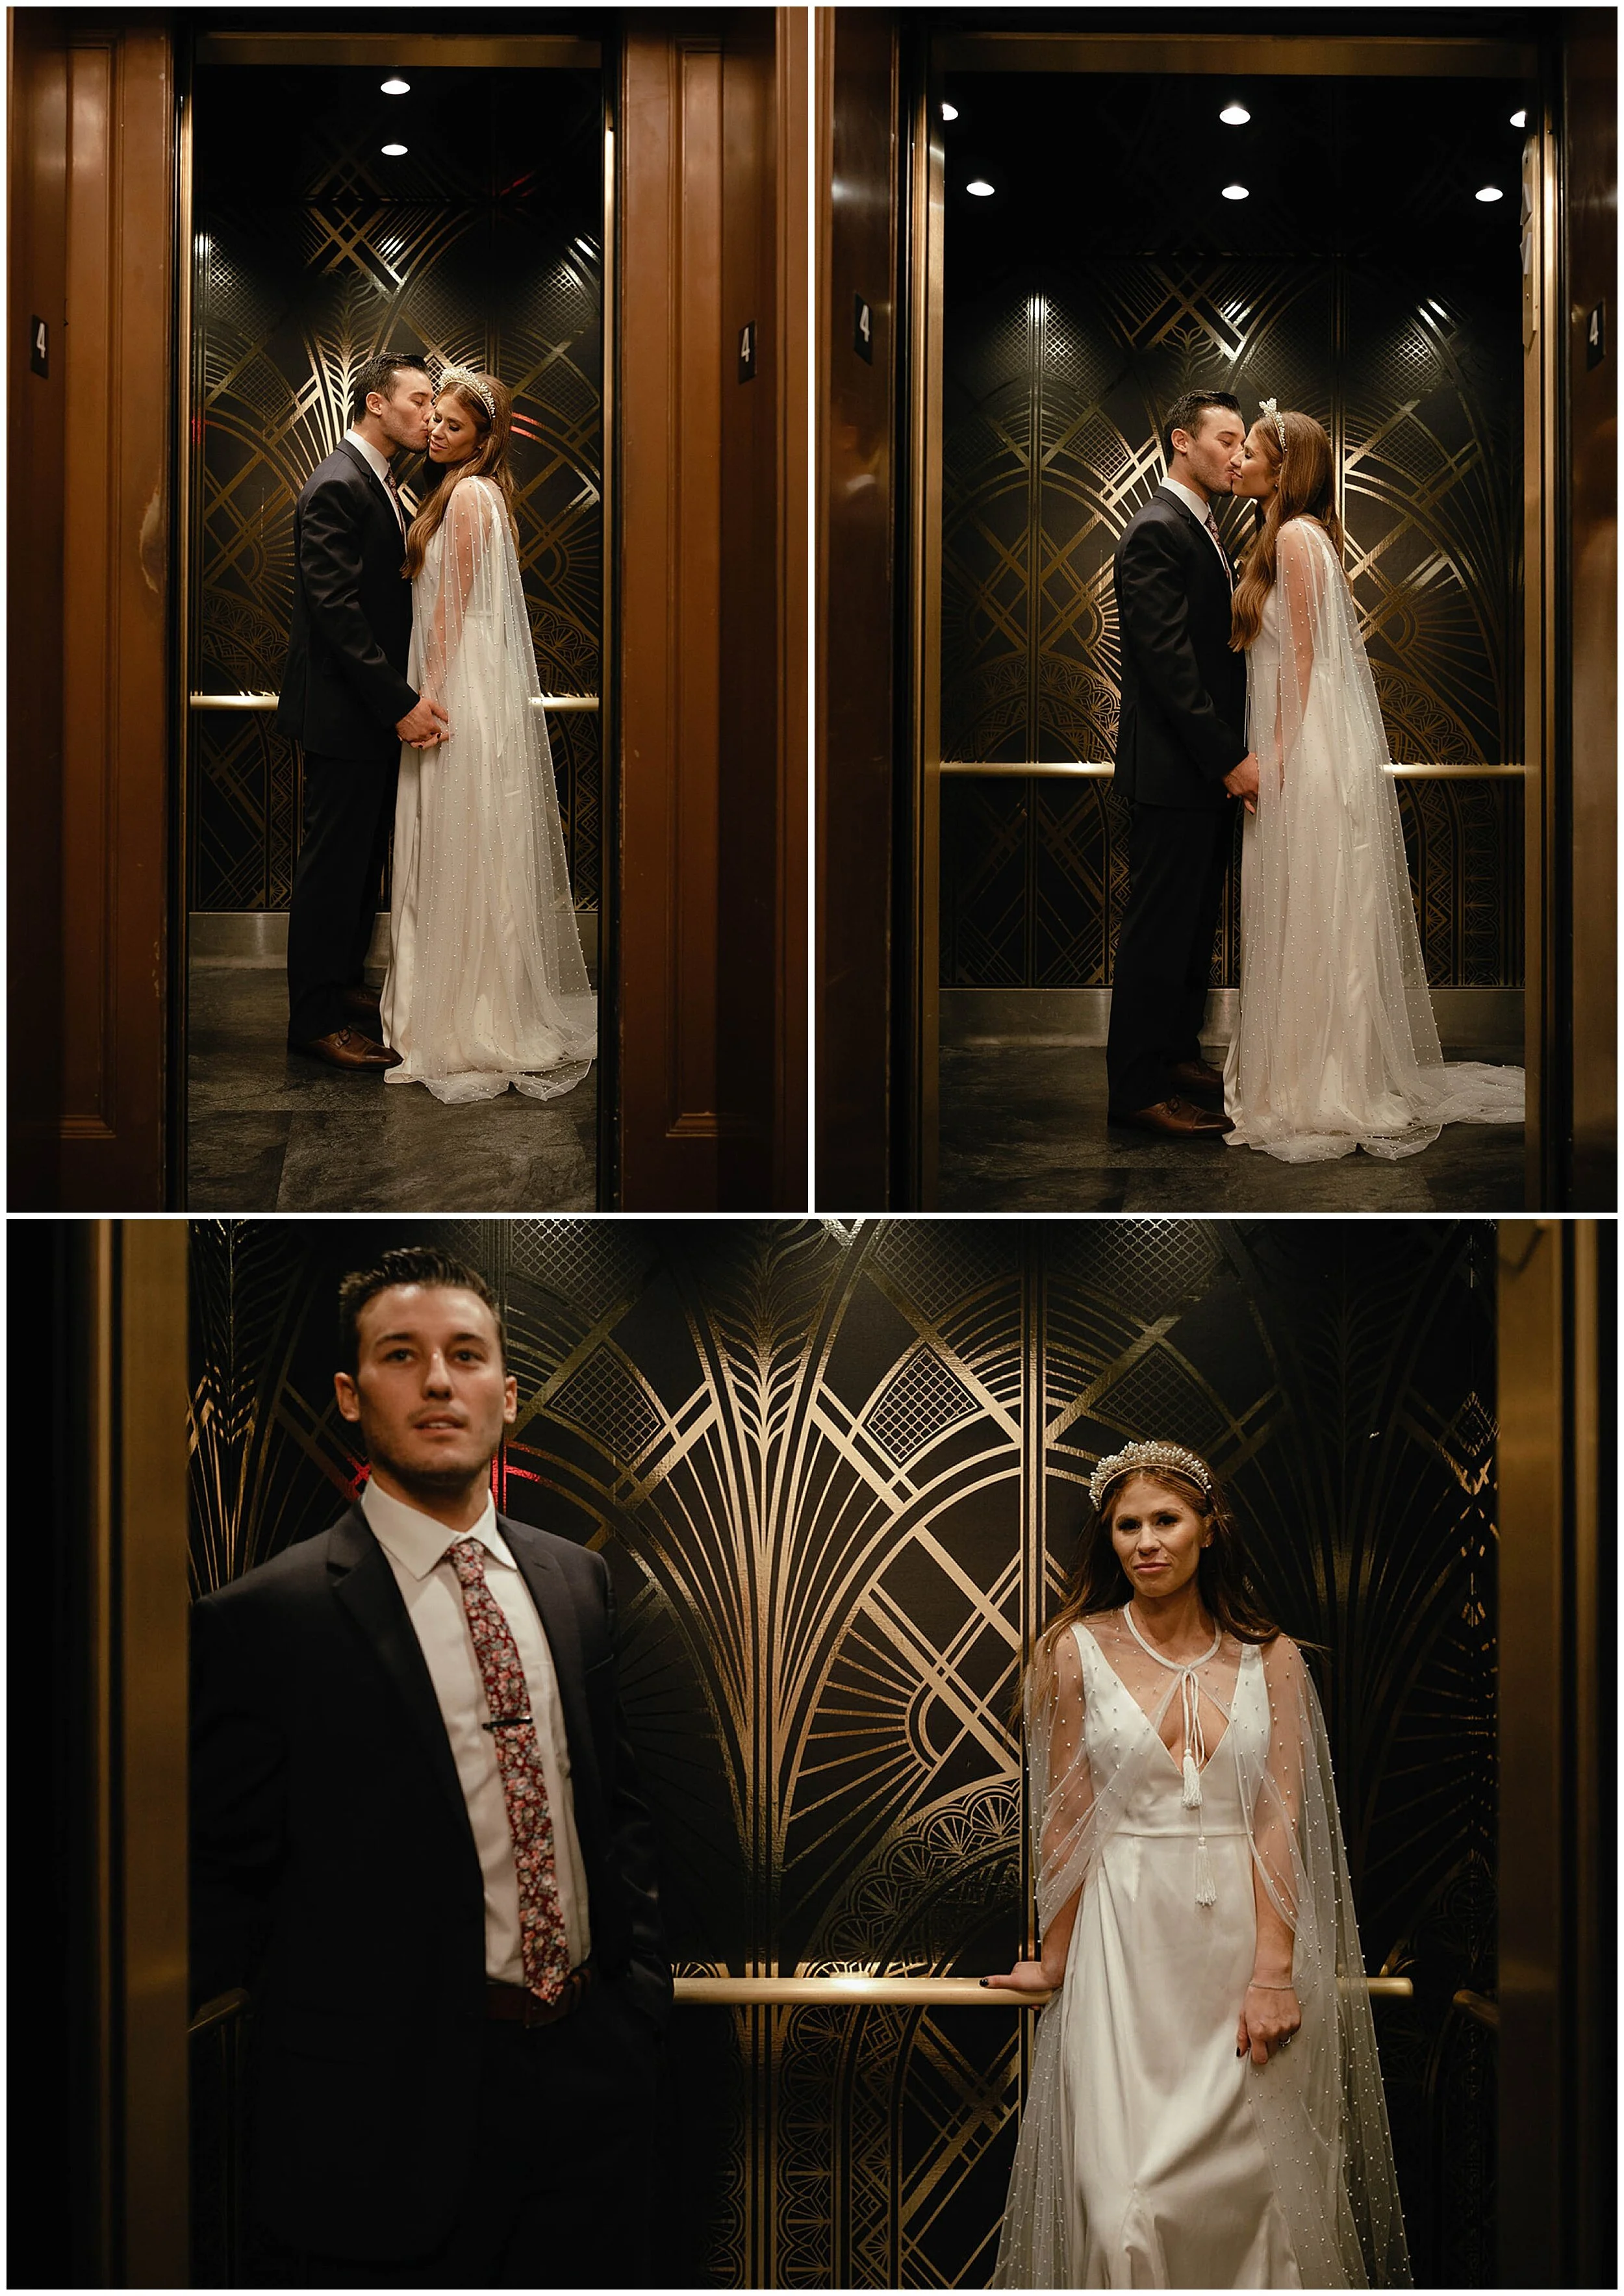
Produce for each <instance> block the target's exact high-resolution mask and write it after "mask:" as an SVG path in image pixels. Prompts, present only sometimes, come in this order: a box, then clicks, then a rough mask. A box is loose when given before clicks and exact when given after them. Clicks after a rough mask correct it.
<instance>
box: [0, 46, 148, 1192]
mask: <svg viewBox="0 0 1624 2296" xmlns="http://www.w3.org/2000/svg"><path fill="white" fill-rule="evenodd" d="M26 14H27V15H28V17H29V19H30V20H31V21H28V22H26V23H25V22H23V21H21V18H20V12H17V11H12V12H11V19H10V21H11V40H12V52H11V60H12V128H13V136H12V147H11V154H10V163H9V165H10V181H11V186H12V289H11V324H12V372H11V385H12V402H11V426H12V469H13V470H14V471H17V470H21V469H23V468H26V469H27V471H28V476H27V480H26V481H25V484H24V486H23V487H22V488H13V490H12V499H11V503H10V512H11V516H12V540H11V548H12V584H11V627H10V632H9V640H10V653H11V661H10V673H9V685H10V693H11V696H12V706H13V716H12V735H13V739H12V743H11V745H10V748H9V753H8V754H9V768H10V775H11V820H12V846H11V854H10V886H11V920H12V931H11V958H12V964H11V1007H12V1014H13V1016H14V1019H15V1021H16V1029H15V1033H14V1035H13V1037H12V1047H11V1057H12V1078H11V1085H12V1194H11V1201H12V1204H13V1206H14V1208H16V1209H18V1210H53V1209H56V1208H61V1209H63V1210H76V1211H86V1210H97V1209H103V1208H106V1207H108V1206H122V1207H126V1208H128V1209H140V1210H158V1209H159V1208H160V1206H161V1205H162V1203H163V1201H164V1095H165V1078H166V1065H167V1047H166V1045H165V1035H164V1030H165V972H166V967H167V962H168V959H167V938H168V852H167V844H168V820H169V799H170V738H169V737H170V721H171V710H170V690H169V660H170V644H171V611H172V594H171V586H170V583H169V579H168V541H169V518H170V502H171V481H172V471H171V451H170V435H171V434H170V412H169V410H170V408H171V406H172V405H173V372H172V371H173V355H174V340H173V316H174V307H173V294H174V266H175V232H174V223H175V181H174V171H175V136H174V120H175V104H174V68H173V55H172V46H171V41H170V37H169V34H168V29H167V25H166V23H165V21H164V20H163V19H162V17H161V16H160V15H159V14H158V13H157V12H145V11H117V12H109V13H108V14H107V15H106V16H100V15H98V14H97V12H95V11H94V10H91V9H86V10H82V11H80V10H73V11H61V12H58V11H50V12H40V13H39V16H38V18H37V20H35V12H32V11H29V12H26ZM34 316H38V317H40V318H43V319H45V321H46V323H47V325H48V327H49V337H48V348H47V372H46V373H45V374H44V375H41V374H39V373H35V372H31V371H30V366H29V352H28V345H29V334H30V322H31V319H32V317H34ZM19 736H23V737H25V738H23V739H22V740H21V741H20V739H19Z"/></svg>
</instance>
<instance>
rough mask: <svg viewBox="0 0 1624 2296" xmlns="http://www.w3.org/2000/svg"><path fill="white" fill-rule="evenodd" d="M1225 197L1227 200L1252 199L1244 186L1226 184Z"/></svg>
mask: <svg viewBox="0 0 1624 2296" xmlns="http://www.w3.org/2000/svg"><path fill="white" fill-rule="evenodd" d="M1224 197H1225V198H1226V200H1249V199H1251V193H1250V192H1249V191H1248V190H1247V188H1246V186H1245V184H1225V186H1224Z"/></svg>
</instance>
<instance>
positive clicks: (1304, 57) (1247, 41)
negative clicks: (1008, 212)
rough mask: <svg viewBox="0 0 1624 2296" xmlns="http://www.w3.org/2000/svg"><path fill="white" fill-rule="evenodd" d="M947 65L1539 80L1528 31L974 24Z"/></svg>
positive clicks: (942, 54)
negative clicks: (1346, 34)
mask: <svg viewBox="0 0 1624 2296" xmlns="http://www.w3.org/2000/svg"><path fill="white" fill-rule="evenodd" d="M934 61H935V63H936V67H937V69H938V70H940V71H945V72H948V71H1044V72H1057V71H1072V72H1203V73H1216V74H1218V75H1220V76H1221V77H1222V78H1226V79H1253V78H1312V79H1371V78H1374V79H1391V78H1399V79H1534V78H1537V77H1538V70H1539V58H1538V52H1537V51H1536V50H1535V49H1534V47H1533V46H1532V45H1530V44H1528V43H1525V42H1523V41H1521V40H1481V39H1471V38H1464V39H1458V40H1450V39H1443V40H1427V39H1413V38H1408V37H1402V36H1400V37H1394V38H1391V39H1382V38H1376V39H1350V40H1327V39H1325V38H1323V37H1320V36H1319V35H1318V34H1317V33H1297V34H1292V33H1285V34H1281V33H1266V34H1263V35H1255V36H1253V37H1242V38H1238V39H1237V38H1234V37H1231V36H1229V35H1227V34H1225V33H1222V32H1202V33H1193V34H1184V35H1177V34H1173V35H1169V34H1165V33H1150V34H1147V35H1144V36H1140V37H1133V36H1128V37H1122V36H1120V35H1117V34H1112V33H1109V32H1095V33H1090V32H1084V33H1061V32H964V33H957V34H955V35H953V36H952V37H948V38H946V39H940V40H938V42H937V43H936V48H935V56H934Z"/></svg>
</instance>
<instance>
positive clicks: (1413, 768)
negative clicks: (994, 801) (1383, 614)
mask: <svg viewBox="0 0 1624 2296" xmlns="http://www.w3.org/2000/svg"><path fill="white" fill-rule="evenodd" d="M1387 770H1388V772H1389V773H1390V774H1391V775H1394V776H1395V777H1396V778H1397V779H1398V780H1400V781H1411V782H1487V781H1512V780H1515V781H1521V779H1522V776H1523V775H1524V773H1525V772H1526V771H1527V768H1526V767H1523V766H1427V765H1391V764H1390V765H1389V767H1388V768H1387ZM938 771H939V772H941V773H944V774H977V775H985V776H986V777H987V778H988V779H989V780H997V781H1025V780H1029V779H1031V778H1034V777H1037V778H1047V777H1049V776H1051V775H1054V776H1061V775H1065V776H1069V777H1070V778H1071V779H1074V780H1084V781H1099V782H1108V781H1110V780H1111V776H1112V775H1113V774H1114V773H1115V771H1116V768H1115V767H1114V766H1109V765H1101V764H1098V763H1097V762H1096V763H1089V764H1080V763H1073V762H1071V761H1070V760H1065V761H1057V762H1055V763H1053V764H1037V763H1025V762H1022V763H1021V764H1019V765H1005V764H997V765H993V764H986V765H982V764H978V763H977V762H976V761H975V760H974V759H973V758H943V759H942V762H941V764H940V766H939V768H938Z"/></svg>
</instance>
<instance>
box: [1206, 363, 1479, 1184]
mask: <svg viewBox="0 0 1624 2296" xmlns="http://www.w3.org/2000/svg"><path fill="white" fill-rule="evenodd" d="M1242 453H1243V461H1242V465H1241V470H1240V473H1239V475H1238V477H1237V478H1236V480H1235V481H1234V493H1235V496H1237V498H1245V497H1248V496H1250V497H1251V500H1252V501H1254V502H1256V503H1257V504H1259V506H1260V507H1261V510H1262V513H1263V514H1262V519H1261V523H1260V524H1259V529H1258V533H1257V536H1256V538H1255V540H1254V541H1253V543H1252V545H1251V550H1250V551H1249V553H1248V554H1247V557H1246V561H1245V563H1244V565H1243V569H1242V573H1241V579H1240V581H1239V583H1238V584H1237V586H1236V588H1235V594H1234V608H1233V613H1234V636H1233V638H1232V641H1231V643H1232V644H1233V645H1234V649H1235V651H1236V652H1245V653H1246V654H1247V657H1248V663H1249V671H1248V680H1247V728H1248V736H1249V739H1250V741H1251V747H1252V750H1254V751H1255V753H1256V755H1257V758H1258V770H1259V788H1258V794H1257V799H1256V810H1255V812H1254V811H1252V810H1251V808H1250V807H1249V809H1248V816H1247V820H1246V824H1245V828H1244V832H1243V848H1242V869H1241V994H1240V1017H1239V1021H1238V1023H1237V1025H1236V1029H1235V1033H1234V1038H1233V1039H1232V1041H1231V1043H1230V1046H1229V1053H1228V1057H1227V1059H1226V1062H1225V1065H1224V1105H1225V1109H1226V1112H1227V1114H1228V1115H1229V1116H1230V1117H1231V1118H1232V1119H1234V1129H1233V1130H1232V1131H1231V1132H1229V1133H1228V1134H1227V1136H1226V1137H1227V1140H1228V1144H1229V1145H1230V1146H1231V1147H1232V1148H1237V1147H1251V1148H1261V1149H1262V1150H1263V1151H1264V1152H1266V1153H1267V1154H1268V1155H1270V1156H1275V1157H1278V1158H1279V1159H1280V1160H1281V1161H1282V1162H1283V1163H1287V1164H1307V1163H1314V1162H1317V1161H1321V1160H1325V1159H1327V1158H1330V1157H1333V1156H1346V1155H1349V1154H1350V1153H1351V1152H1352V1151H1353V1150H1354V1149H1356V1148H1363V1149H1364V1150H1365V1152H1366V1154H1367V1155H1371V1156H1380V1157H1386V1158H1394V1157H1398V1156H1413V1155H1415V1153H1416V1152H1417V1151H1418V1150H1420V1149H1423V1148H1425V1147H1427V1146H1429V1145H1430V1144H1431V1142H1432V1141H1434V1140H1436V1139H1437V1137H1438V1136H1439V1131H1440V1130H1441V1128H1443V1126H1444V1125H1446V1124H1455V1123H1467V1124H1514V1123H1518V1122H1520V1121H1521V1117H1522V1086H1523V1076H1522V1070H1521V1069H1515V1068H1492V1067H1489V1066H1486V1065H1485V1064H1483V1063H1482V1062H1459V1063H1451V1064H1450V1065H1448V1066H1447V1067H1446V1065H1445V1063H1444V1059H1443V1054H1442V1053H1441V1051H1440V1050H1439V1042H1438V1029H1437V1024H1436V1022H1435V1021H1434V1020H1433V1017H1432V1006H1431V999H1430V998H1429V996H1428V995H1427V984H1426V975H1425V973H1424V972H1423V966H1422V957H1421V938H1420V935H1419V933H1418V932H1417V931H1416V929H1415V905H1414V901H1413V899H1412V897H1411V893H1410V884H1409V875H1408V872H1407V869H1406V866H1405V859H1404V837H1403V832H1402V830H1401V829H1400V826H1399V819H1398V797H1397V794H1396V792H1395V791H1394V789H1393V785H1392V781H1391V777H1390V775H1389V774H1388V772H1387V741H1386V736H1385V734H1384V733H1383V731H1382V713H1381V710H1380V709H1379V707H1378V705H1377V701H1376V690H1375V685H1374V680H1373V679H1372V676H1371V674H1370V664H1369V662H1368V660H1366V653H1365V647H1364V643H1363V641H1362V640H1361V638H1360V636H1359V631H1358V623H1357V618H1356V615H1355V611H1354V603H1353V599H1352V595H1351V594H1350V593H1349V587H1348V584H1347V580H1346V578H1345V577H1344V575H1343V573H1342V563H1341V545H1342V529H1341V521H1340V520H1339V519H1338V517H1337V514H1336V506H1335V500H1334V493H1333V482H1332V480H1333V460H1332V448H1331V441H1330V439H1328V438H1327V437H1326V435H1325V431H1324V430H1322V429H1321V428H1320V426H1319V424H1318V423H1317V422H1315V421H1314V419H1313V417H1312V416H1311V415H1308V414H1280V413H1278V412H1277V411H1276V410H1275V405H1274V402H1273V400H1272V399H1266V400H1265V401H1264V405H1263V413H1262V416H1261V417H1260V419H1259V421H1258V422H1255V423H1254V424H1253V426H1252V428H1251V431H1250V432H1249V433H1248V436H1247V439H1246V443H1245V446H1244V447H1243V450H1242Z"/></svg>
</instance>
